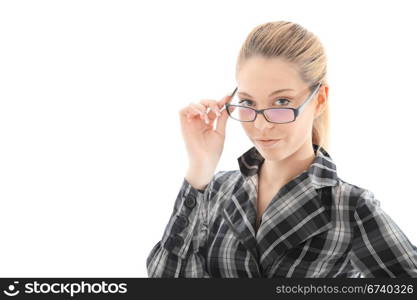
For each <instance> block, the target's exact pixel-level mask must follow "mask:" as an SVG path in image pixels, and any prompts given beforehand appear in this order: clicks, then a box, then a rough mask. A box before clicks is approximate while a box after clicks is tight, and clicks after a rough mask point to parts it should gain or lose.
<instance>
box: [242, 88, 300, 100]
mask: <svg viewBox="0 0 417 300" xmlns="http://www.w3.org/2000/svg"><path fill="white" fill-rule="evenodd" d="M285 91H293V89H280V90H276V91H273V92H272V93H271V94H269V96H268V97H271V96H273V95H276V94H279V93H282V92H285ZM238 94H239V95H243V96H246V97H251V98H252V96H251V95H249V94H248V93H246V92H238Z"/></svg>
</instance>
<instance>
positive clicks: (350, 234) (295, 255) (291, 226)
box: [146, 21, 417, 278]
mask: <svg viewBox="0 0 417 300" xmlns="http://www.w3.org/2000/svg"><path fill="white" fill-rule="evenodd" d="M236 80H237V86H238V87H236V89H235V90H234V92H233V93H231V94H230V95H227V96H225V97H224V98H223V99H221V100H219V101H215V100H206V99H204V100H201V101H200V103H191V104H189V105H188V106H187V107H185V108H183V109H181V110H180V112H179V116H180V121H181V126H182V134H183V138H184V141H185V145H186V149H187V152H188V156H189V167H188V171H187V174H186V176H185V177H184V180H183V183H182V186H181V188H180V191H179V194H178V196H177V198H176V201H175V204H174V210H173V213H172V216H171V218H170V220H169V222H168V225H167V226H166V229H165V231H164V234H163V236H162V239H161V240H160V241H159V242H158V243H157V244H156V245H155V246H154V247H153V248H152V250H151V251H150V253H149V256H148V258H147V261H146V265H147V270H148V275H149V277H207V278H208V277H268V278H270V277H417V248H416V247H415V246H414V245H413V244H412V243H411V242H410V241H409V240H408V238H407V237H406V236H405V235H404V233H403V232H402V231H401V230H400V228H399V227H398V226H397V225H396V223H395V222H394V221H393V220H392V219H391V218H390V217H389V216H388V214H387V213H386V212H385V211H383V210H382V209H381V207H380V202H379V200H377V199H376V198H375V197H374V194H373V193H372V192H371V191H369V190H367V189H364V188H361V187H358V186H356V185H354V184H351V183H348V182H345V181H343V180H342V179H340V178H339V177H338V176H337V172H336V165H335V163H334V161H333V160H332V158H331V157H330V155H329V154H328V152H327V151H326V150H325V149H327V148H328V146H327V144H328V131H329V124H328V119H329V110H328V85H327V80H326V56H325V52H324V49H323V47H322V45H321V43H320V41H319V39H318V38H317V37H316V36H314V35H313V34H312V33H311V32H309V31H307V30H306V29H305V28H303V27H301V26H300V25H298V24H295V23H292V22H284V21H278V22H268V23H265V24H261V25H259V26H257V27H255V28H254V29H253V30H252V31H251V32H250V34H249V36H248V37H247V39H246V41H245V42H244V44H243V46H242V48H241V50H240V53H239V56H238V60H237V68H236ZM229 117H231V118H232V119H233V120H235V121H239V122H241V124H242V126H243V129H244V131H245V132H246V134H247V135H248V137H249V139H250V140H251V141H252V142H253V144H254V146H253V147H252V148H250V149H249V150H247V151H246V152H244V153H243V154H242V155H241V156H240V157H239V158H238V163H239V170H231V171H219V172H215V170H216V166H217V164H218V161H219V159H220V156H221V154H222V150H223V145H224V140H225V132H226V131H225V128H226V123H227V120H228V118H229ZM215 121H216V127H214V122H215Z"/></svg>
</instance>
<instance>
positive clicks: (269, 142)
mask: <svg viewBox="0 0 417 300" xmlns="http://www.w3.org/2000/svg"><path fill="white" fill-rule="evenodd" d="M279 141H280V140H277V139H275V140H256V142H257V143H258V144H259V145H260V146H262V147H272V146H274V145H275V144H277V142H279Z"/></svg>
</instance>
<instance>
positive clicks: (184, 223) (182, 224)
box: [177, 215, 188, 228]
mask: <svg viewBox="0 0 417 300" xmlns="http://www.w3.org/2000/svg"><path fill="white" fill-rule="evenodd" d="M177 220H178V221H177V222H178V225H179V226H180V227H181V228H185V227H187V226H188V218H187V217H186V216H182V215H180V216H178V217H177Z"/></svg>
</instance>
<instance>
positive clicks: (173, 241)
mask: <svg viewBox="0 0 417 300" xmlns="http://www.w3.org/2000/svg"><path fill="white" fill-rule="evenodd" d="M182 244H184V240H183V238H182V237H180V236H179V235H177V234H176V235H174V236H169V237H168V238H167V239H166V241H165V248H167V249H168V250H172V249H174V248H175V247H181V245H182Z"/></svg>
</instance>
